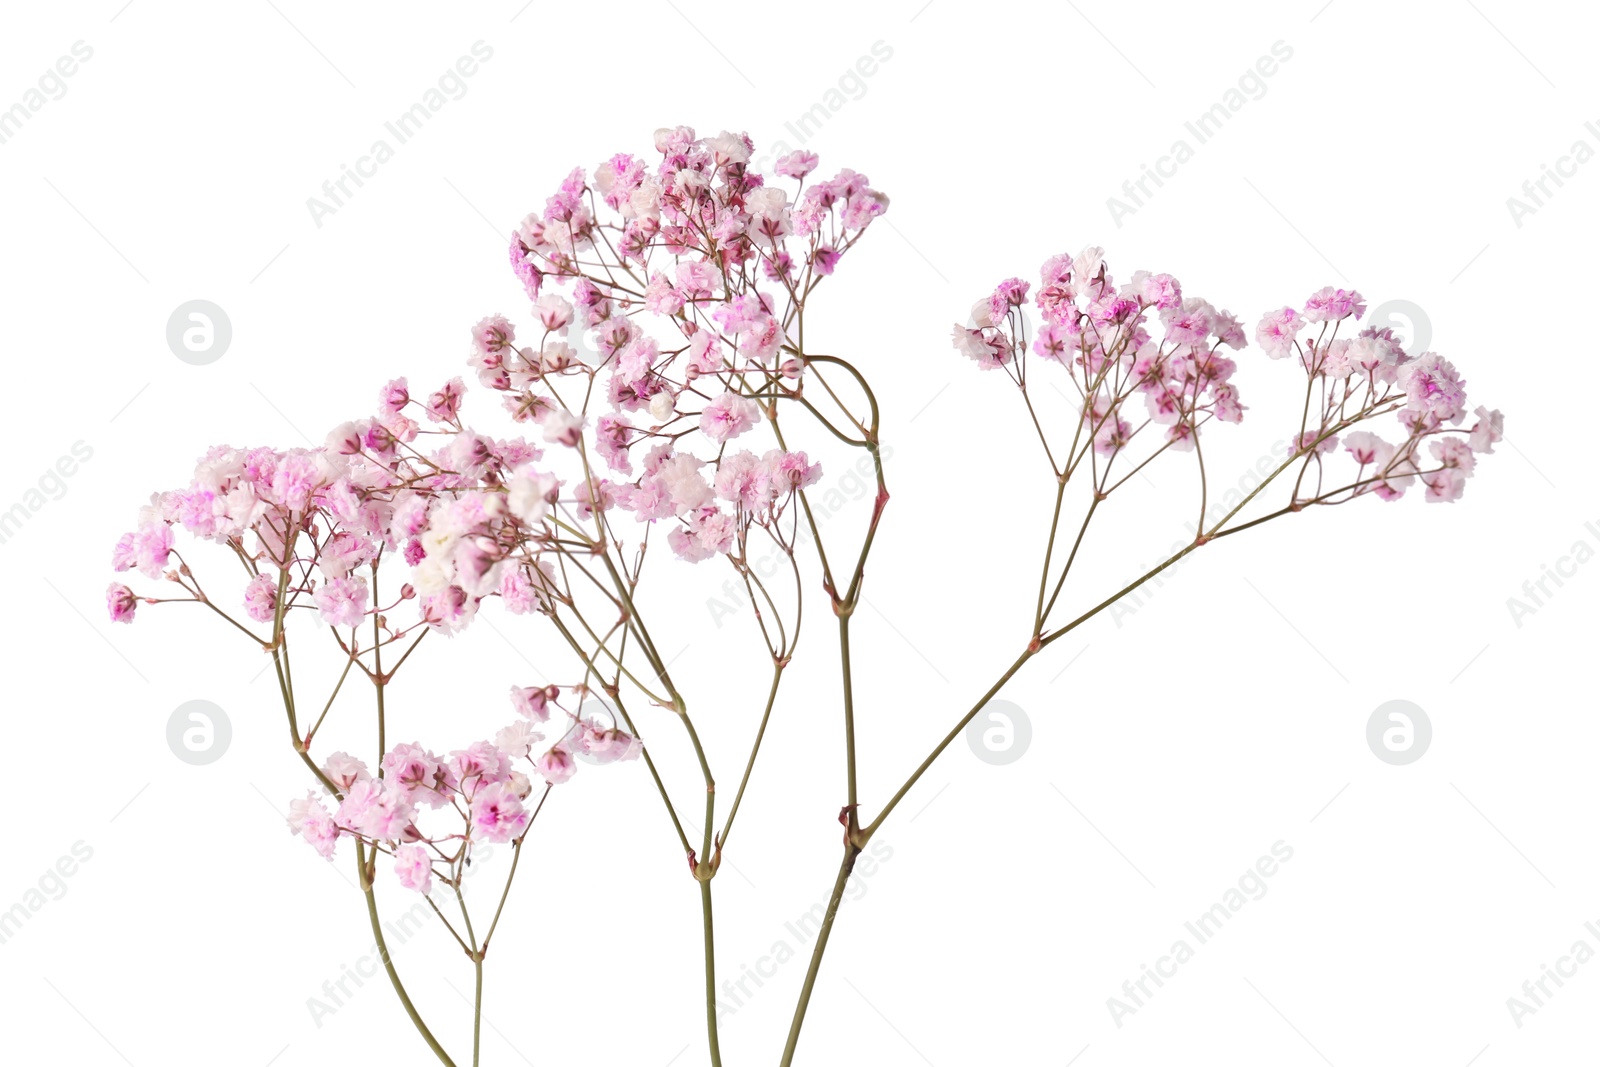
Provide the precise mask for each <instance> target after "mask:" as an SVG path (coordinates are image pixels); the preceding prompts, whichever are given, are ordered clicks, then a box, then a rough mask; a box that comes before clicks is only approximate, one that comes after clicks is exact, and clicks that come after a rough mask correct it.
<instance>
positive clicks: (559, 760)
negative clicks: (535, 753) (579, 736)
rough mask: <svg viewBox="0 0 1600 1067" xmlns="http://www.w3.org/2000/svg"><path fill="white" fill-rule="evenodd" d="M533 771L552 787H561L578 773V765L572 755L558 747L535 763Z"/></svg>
mask: <svg viewBox="0 0 1600 1067" xmlns="http://www.w3.org/2000/svg"><path fill="white" fill-rule="evenodd" d="M533 769H534V770H535V771H537V772H538V773H539V777H541V778H543V779H544V780H545V781H546V782H547V783H549V784H550V785H560V784H561V783H562V782H565V781H567V780H568V779H570V778H571V777H572V776H573V775H574V774H576V773H577V771H578V764H577V761H575V760H574V759H573V758H572V753H570V752H568V751H567V750H566V749H565V748H562V747H561V746H560V745H556V746H555V747H554V748H551V749H550V750H549V751H547V752H546V753H545V754H544V755H542V756H540V757H539V758H538V759H536V760H534V761H533Z"/></svg>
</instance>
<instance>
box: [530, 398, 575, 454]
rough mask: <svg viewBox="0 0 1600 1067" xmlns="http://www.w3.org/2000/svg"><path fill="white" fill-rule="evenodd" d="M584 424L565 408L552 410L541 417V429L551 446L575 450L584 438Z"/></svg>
mask: <svg viewBox="0 0 1600 1067" xmlns="http://www.w3.org/2000/svg"><path fill="white" fill-rule="evenodd" d="M583 422H584V420H583V419H582V418H580V417H579V416H577V415H574V414H573V413H572V412H570V411H568V410H566V409H565V408H551V409H549V410H548V411H546V412H545V413H544V414H543V415H541V416H540V417H539V428H540V429H541V430H543V431H544V439H545V440H546V441H549V442H550V443H551V444H556V445H565V446H566V447H568V448H573V447H575V446H576V445H577V443H578V441H579V440H580V439H581V438H582V437H583Z"/></svg>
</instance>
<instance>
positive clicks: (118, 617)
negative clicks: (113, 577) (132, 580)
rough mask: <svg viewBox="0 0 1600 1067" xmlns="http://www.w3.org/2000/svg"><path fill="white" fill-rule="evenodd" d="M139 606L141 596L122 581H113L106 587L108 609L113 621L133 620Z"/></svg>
mask: <svg viewBox="0 0 1600 1067" xmlns="http://www.w3.org/2000/svg"><path fill="white" fill-rule="evenodd" d="M138 607H139V598H138V597H136V596H134V595H133V590H132V589H129V588H128V587H127V586H125V585H123V584H122V583H121V582H112V583H111V585H110V586H108V587H107V588H106V611H107V612H108V613H109V614H110V615H111V621H112V622H132V621H133V613H134V611H135V610H136V609H137V608H138Z"/></svg>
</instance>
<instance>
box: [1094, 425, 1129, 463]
mask: <svg viewBox="0 0 1600 1067" xmlns="http://www.w3.org/2000/svg"><path fill="white" fill-rule="evenodd" d="M1132 436H1133V427H1132V426H1130V425H1128V423H1127V421H1126V420H1124V419H1122V418H1120V417H1117V416H1113V417H1111V418H1108V419H1106V420H1105V421H1104V422H1102V423H1101V424H1100V428H1099V429H1098V430H1096V431H1095V435H1094V450H1095V451H1096V452H1098V453H1099V454H1100V455H1102V456H1114V455H1116V454H1117V453H1118V452H1120V451H1121V450H1122V449H1124V448H1126V447H1127V445H1128V441H1129V439H1130V438H1131V437H1132Z"/></svg>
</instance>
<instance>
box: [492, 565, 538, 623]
mask: <svg viewBox="0 0 1600 1067" xmlns="http://www.w3.org/2000/svg"><path fill="white" fill-rule="evenodd" d="M500 599H501V600H502V601H503V602H504V603H505V606H506V610H507V611H509V612H511V614H513V615H526V614H527V613H528V612H530V611H532V610H534V608H536V607H538V606H539V605H540V604H542V603H543V602H544V596H543V594H542V592H541V591H540V590H539V589H537V588H536V587H535V586H534V584H533V580H532V579H531V578H529V577H528V574H527V571H526V570H524V569H523V568H522V567H507V568H506V569H505V571H504V572H502V574H501V576H500Z"/></svg>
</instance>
